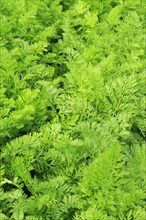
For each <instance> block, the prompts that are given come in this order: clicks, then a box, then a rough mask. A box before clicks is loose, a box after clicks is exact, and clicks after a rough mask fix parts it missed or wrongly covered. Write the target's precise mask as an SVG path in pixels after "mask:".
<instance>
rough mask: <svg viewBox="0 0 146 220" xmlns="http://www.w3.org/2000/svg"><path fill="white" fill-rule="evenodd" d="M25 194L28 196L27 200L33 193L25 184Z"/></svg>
mask: <svg viewBox="0 0 146 220" xmlns="http://www.w3.org/2000/svg"><path fill="white" fill-rule="evenodd" d="M22 190H23V192H24V194H25V195H26V196H27V198H29V197H31V196H32V193H31V192H30V190H29V189H28V187H27V186H26V184H25V183H24V185H23V188H22Z"/></svg>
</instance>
